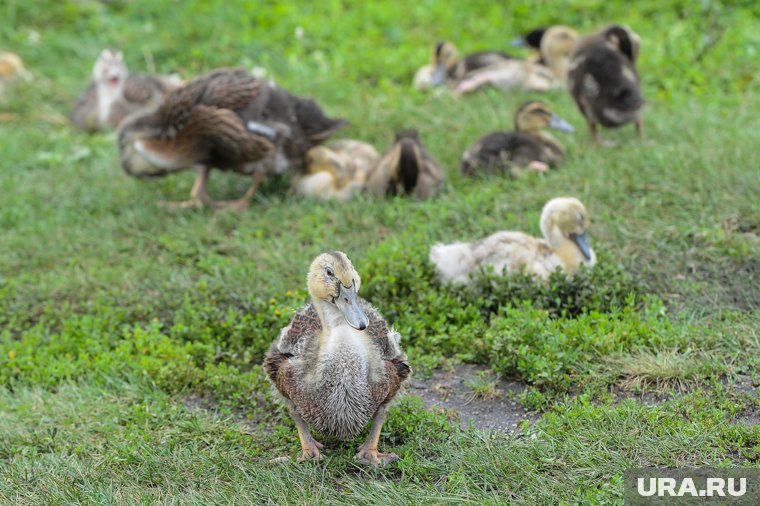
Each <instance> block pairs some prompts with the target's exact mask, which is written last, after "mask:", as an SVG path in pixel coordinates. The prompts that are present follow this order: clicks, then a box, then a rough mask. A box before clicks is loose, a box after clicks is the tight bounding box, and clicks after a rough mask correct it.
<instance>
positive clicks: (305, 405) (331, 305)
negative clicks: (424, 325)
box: [264, 251, 411, 466]
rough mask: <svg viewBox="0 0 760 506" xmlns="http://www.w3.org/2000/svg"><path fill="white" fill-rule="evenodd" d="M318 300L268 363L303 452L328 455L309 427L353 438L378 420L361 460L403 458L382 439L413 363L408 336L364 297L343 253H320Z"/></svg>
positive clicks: (312, 283)
mask: <svg viewBox="0 0 760 506" xmlns="http://www.w3.org/2000/svg"><path fill="white" fill-rule="evenodd" d="M307 283H308V289H309V295H310V296H311V303H310V304H308V305H307V306H305V307H303V308H301V309H300V310H298V312H297V313H296V315H295V316H294V317H293V320H292V321H291V322H290V325H288V326H287V327H285V328H284V329H282V332H280V337H279V338H278V339H277V340H276V341H275V342H274V343H273V344H272V346H271V347H270V348H269V352H268V353H267V356H266V358H265V360H264V368H265V369H266V372H267V374H268V376H269V378H270V379H271V380H272V383H274V385H275V387H276V388H277V390H278V391H279V392H280V394H282V396H283V398H284V400H285V403H286V404H287V405H288V407H289V408H290V412H291V414H292V415H293V420H294V421H295V424H296V428H297V429H298V436H299V438H300V440H301V450H302V453H303V455H302V458H312V459H318V458H320V450H321V449H322V448H323V446H322V444H320V443H318V442H317V441H316V440H315V439H314V437H313V436H312V435H311V432H310V431H309V426H312V427H313V428H315V429H316V430H318V431H319V432H321V433H323V434H328V435H331V436H334V437H336V438H338V439H342V440H346V439H351V438H353V437H356V436H357V435H358V434H359V433H361V431H362V430H363V429H364V427H365V426H366V425H367V423H371V426H370V430H369V435H368V436H367V440H366V441H365V442H364V444H362V445H361V446H360V447H359V451H358V454H357V458H358V459H359V461H360V462H362V463H364V464H372V465H375V466H377V465H380V464H386V463H389V462H393V461H395V460H398V458H399V457H398V456H397V455H395V454H393V453H380V452H379V451H378V448H377V445H378V440H379V438H380V430H381V428H382V426H383V423H384V422H385V417H386V415H387V413H388V407H389V405H390V403H391V401H392V400H393V398H394V397H395V396H396V393H397V392H398V390H399V388H400V386H401V383H402V382H403V381H405V380H406V379H407V377H408V376H409V374H410V372H411V369H410V367H409V364H408V363H407V358H406V355H405V354H404V352H403V351H401V347H400V346H399V341H400V336H399V334H398V332H396V331H395V330H393V329H392V328H391V329H389V328H388V324H387V323H386V322H385V320H383V317H382V316H381V315H380V313H379V312H378V311H377V310H376V309H375V308H374V307H372V305H370V304H369V303H368V302H367V301H365V300H363V299H362V298H360V297H359V296H358V292H359V287H360V284H361V279H360V278H359V274H358V273H357V272H356V270H355V269H354V266H353V265H352V264H351V261H350V260H349V259H348V257H347V256H346V255H345V253H342V252H340V251H333V252H329V253H323V254H321V255H319V256H318V257H317V258H316V259H314V261H313V262H312V264H311V267H310V268H309V274H308V276H307Z"/></svg>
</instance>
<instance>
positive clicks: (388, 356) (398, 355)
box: [359, 299, 412, 383]
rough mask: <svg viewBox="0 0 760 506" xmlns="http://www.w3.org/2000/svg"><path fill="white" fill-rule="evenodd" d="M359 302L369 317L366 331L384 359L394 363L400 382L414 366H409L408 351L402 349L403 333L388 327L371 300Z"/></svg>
mask: <svg viewBox="0 0 760 506" xmlns="http://www.w3.org/2000/svg"><path fill="white" fill-rule="evenodd" d="M359 304H360V306H361V308H362V310H363V311H364V313H365V314H366V315H367V317H368V318H369V326H368V327H367V330H366V332H367V334H369V336H370V338H371V339H372V343H373V344H374V345H375V346H376V347H377V349H378V350H380V353H381V354H382V357H383V360H386V361H388V362H391V363H392V364H393V366H394V369H395V373H396V376H397V381H398V383H401V382H403V381H404V380H405V379H406V378H408V377H409V374H411V372H412V368H411V367H409V362H408V359H407V357H406V353H404V352H403V350H402V349H401V335H400V334H399V333H398V332H396V330H395V329H392V328H391V329H389V328H388V325H387V324H386V323H385V320H384V319H383V317H382V316H381V315H380V313H379V312H378V311H377V309H375V308H374V307H373V306H372V305H371V304H370V303H369V302H367V301H365V300H364V299H360V302H359Z"/></svg>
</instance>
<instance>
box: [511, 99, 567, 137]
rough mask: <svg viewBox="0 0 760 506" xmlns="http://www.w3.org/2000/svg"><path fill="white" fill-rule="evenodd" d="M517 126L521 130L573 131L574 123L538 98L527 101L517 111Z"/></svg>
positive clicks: (531, 131) (532, 131)
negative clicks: (548, 129) (558, 114)
mask: <svg viewBox="0 0 760 506" xmlns="http://www.w3.org/2000/svg"><path fill="white" fill-rule="evenodd" d="M515 128H516V129H517V131H519V132H526V133H535V132H538V131H539V130H541V129H542V128H555V129H557V130H563V131H565V132H573V131H574V130H575V129H574V128H573V125H571V124H570V123H568V122H567V121H565V120H564V119H562V118H561V117H559V116H557V115H556V114H554V112H552V110H551V109H550V108H549V106H548V105H546V104H545V103H544V102H541V101H538V100H531V101H530V102H525V103H524V104H523V105H521V106H520V108H519V109H517V112H516V113H515Z"/></svg>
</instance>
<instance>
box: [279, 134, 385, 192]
mask: <svg viewBox="0 0 760 506" xmlns="http://www.w3.org/2000/svg"><path fill="white" fill-rule="evenodd" d="M379 158H380V154H379V153H378V152H377V150H376V149H375V148H374V147H373V146H372V145H370V144H367V143H366V142H362V141H356V140H352V139H341V140H339V141H335V142H333V143H331V144H329V145H327V146H316V147H313V148H311V149H310V150H309V151H307V152H306V173H305V174H299V175H297V176H296V177H294V178H293V190H294V191H295V192H296V193H299V194H301V195H304V196H307V197H316V198H319V199H322V200H331V199H334V200H348V199H349V198H351V197H352V196H353V195H354V194H355V193H357V192H358V191H360V190H361V189H362V188H364V182H365V180H366V179H367V174H368V172H369V170H370V169H371V168H372V167H373V166H374V165H375V164H376V163H377V161H378V159H379Z"/></svg>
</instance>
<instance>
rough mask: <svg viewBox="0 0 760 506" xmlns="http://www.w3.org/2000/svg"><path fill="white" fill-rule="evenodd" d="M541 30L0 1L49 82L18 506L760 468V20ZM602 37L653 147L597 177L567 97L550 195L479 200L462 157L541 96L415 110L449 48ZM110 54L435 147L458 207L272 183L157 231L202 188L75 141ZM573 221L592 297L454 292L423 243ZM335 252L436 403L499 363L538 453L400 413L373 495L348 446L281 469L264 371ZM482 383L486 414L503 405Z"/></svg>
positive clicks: (491, 19) (588, 500)
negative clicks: (587, 259) (322, 262)
mask: <svg viewBox="0 0 760 506" xmlns="http://www.w3.org/2000/svg"><path fill="white" fill-rule="evenodd" d="M531 4H532V3H529V2H510V5H509V7H502V6H498V5H496V4H494V3H493V2H469V3H467V4H464V3H462V4H460V5H458V6H452V4H451V3H449V2H432V1H431V2H423V3H420V4H419V5H416V6H412V7H408V8H407V7H405V8H404V15H403V16H400V15H399V14H398V8H397V7H398V6H394V5H393V4H392V3H387V2H386V3H366V4H365V3H350V2H338V1H336V2H322V3H320V4H319V7H317V6H316V5H315V6H312V5H311V4H307V3H300V2H296V1H295V0H291V1H288V2H280V3H271V4H267V5H254V4H250V5H249V4H248V3H245V2H232V3H226V4H225V8H224V9H222V8H212V7H211V6H210V5H208V4H207V3H205V2H183V3H182V4H181V7H180V4H178V3H171V2H167V3H162V2H156V3H149V2H142V1H137V2H128V3H127V2H114V3H109V4H107V5H106V4H101V3H98V2H91V1H84V2H20V1H16V0H11V1H10V2H6V3H5V4H3V6H2V7H0V16H2V17H3V19H4V20H5V21H6V22H5V23H3V26H2V27H0V49H6V48H7V49H10V50H13V51H16V52H18V53H19V54H21V56H22V57H23V58H24V60H25V61H26V63H27V65H28V67H29V69H30V71H31V72H32V74H33V75H34V81H32V82H31V83H30V84H20V85H18V86H16V87H14V88H13V89H11V90H10V91H9V93H8V95H7V96H6V98H5V100H6V101H5V102H4V103H3V104H2V108H3V111H7V112H9V113H10V114H11V115H12V116H11V118H10V120H8V121H4V122H2V123H0V138H2V139H3V143H2V145H3V149H2V155H3V156H2V162H0V185H2V189H3V196H2V201H1V202H0V230H2V233H0V252H1V253H2V254H0V501H4V502H9V503H31V504H70V503H76V502H81V503H92V502H95V503H102V502H115V503H124V502H156V503H166V504H201V503H211V502H230V501H232V502H236V503H238V502H243V503H246V502H247V503H261V502H266V501H269V502H270V503H273V504H281V503H285V502H287V503H296V504H305V503H313V504H317V503H327V504H345V503H350V504H376V503H384V504H385V503H410V504H411V503H415V504H417V503H434V504H440V503H450V502H452V503H453V502H464V503H467V502H470V503H472V504H483V503H489V502H490V503H492V504H496V503H503V502H505V501H508V500H510V499H511V500H512V502H515V503H544V504H557V503H570V504H573V503H577V504H595V503H599V504H607V503H610V502H613V503H615V502H617V503H621V502H622V497H621V494H622V489H623V487H622V473H623V471H624V470H625V469H627V468H629V467H640V466H670V467H679V466H736V465H751V466H758V465H760V427H759V426H758V418H757V412H758V409H760V401H759V400H758V397H757V393H756V390H752V387H753V386H754V387H755V388H756V387H757V386H758V385H760V375H758V372H757V371H758V370H759V369H760V358H759V357H760V333H759V332H758V329H760V238H759V234H760V204H759V203H758V198H757V195H758V194H760V178H758V177H757V167H758V166H759V165H760V155H758V152H757V150H756V149H755V146H756V135H755V132H756V131H757V130H758V128H760V118H758V117H757V115H756V114H755V111H757V110H758V109H759V108H760V90H759V89H758V76H760V63H758V61H757V59H756V57H755V56H754V54H755V52H756V50H757V47H758V45H760V38H759V36H758V35H757V34H756V33H755V32H756V30H755V27H756V24H757V22H758V17H760V12H759V11H758V8H757V6H755V5H754V4H752V3H747V4H746V5H744V6H741V5H740V6H735V5H732V6H727V5H724V4H722V3H720V2H715V3H710V4H707V5H708V6H707V7H703V6H702V3H699V2H679V1H675V0H674V1H671V2H666V3H664V4H663V2H661V1H658V2H654V1H651V2H650V1H645V2H637V4H636V12H632V10H633V9H631V8H630V7H628V5H627V4H623V3H621V4H619V5H618V4H616V3H614V2H596V1H590V2H580V1H567V2H557V3H549V2H546V3H541V4H540V6H538V7H535V8H533V7H531ZM655 11H656V15H653V14H652V13H653V12H655ZM325 13H326V14H325ZM610 20H617V21H620V22H625V23H628V24H629V25H631V26H632V27H633V28H634V29H635V30H636V31H638V32H639V33H640V34H641V35H642V38H643V47H642V56H641V67H640V70H641V73H642V76H643V79H644V83H645V95H646V96H647V98H648V100H649V103H648V109H647V111H646V115H645V121H646V128H647V133H646V139H645V140H644V141H643V142H638V141H636V140H635V139H634V135H633V132H632V128H627V129H623V130H620V131H613V132H604V136H605V138H609V139H613V140H615V141H617V143H618V145H617V147H615V148H612V149H596V148H594V147H592V145H591V143H590V142H589V139H588V136H587V135H586V134H585V132H584V128H583V122H582V119H581V118H580V116H579V114H578V112H577V110H576V108H575V105H574V104H573V103H572V101H571V99H570V98H569V97H568V96H567V95H566V94H565V93H562V92H555V93H550V94H546V95H543V96H542V98H543V99H544V100H546V101H548V102H549V103H550V104H551V105H552V106H553V108H554V109H555V110H556V111H557V112H558V113H559V114H560V115H562V116H563V117H565V118H566V119H568V120H570V121H571V123H573V124H574V125H575V126H576V127H577V130H578V131H577V132H576V133H575V134H574V135H567V134H558V136H561V141H562V142H563V143H564V144H565V146H566V148H567V152H568V154H567V160H566V162H565V164H564V165H563V166H562V168H561V169H560V170H558V171H553V172H552V173H550V174H548V175H546V176H544V177H520V178H517V179H511V180H507V179H500V178H483V179H479V180H465V179H463V178H461V177H460V175H459V174H458V170H457V166H458V160H459V157H460V156H461V153H462V151H463V150H464V148H465V147H467V146H468V145H469V144H470V143H471V142H472V141H473V140H474V139H475V138H477V137H478V136H479V135H481V134H482V133H484V132H487V131H489V130H492V129H497V128H499V129H501V128H506V127H510V126H511V121H512V115H513V111H514V109H515V108H516V107H517V106H518V105H519V104H520V103H522V102H523V101H525V100H527V99H528V98H534V96H533V95H530V94H527V93H515V94H513V95H503V94H500V93H497V92H493V91H491V92H485V93H480V94H476V95H474V96H471V97H467V98H466V100H455V99H452V98H451V97H448V96H441V95H435V94H434V95H422V94H419V93H416V92H414V91H413V90H412V89H411V86H410V82H411V78H412V75H413V73H414V71H415V69H416V68H417V67H418V66H420V65H422V64H424V63H425V62H426V60H427V58H428V52H429V50H430V46H431V44H432V43H433V42H434V41H436V40H437V39H439V38H451V39H453V40H455V41H456V42H457V44H458V45H459V46H460V47H461V49H462V50H464V51H469V50H475V49H481V48H488V47H497V48H505V46H506V44H507V41H508V40H510V39H511V38H513V37H514V36H515V35H516V34H518V33H521V32H523V31H525V30H527V29H529V28H532V27H534V26H537V25H540V24H546V23H553V22H563V23H567V24H570V25H573V26H576V27H577V28H579V29H580V30H582V31H587V30H589V29H592V28H593V27H595V26H598V25H600V24H602V23H604V22H607V21H610ZM298 26H301V27H303V29H304V34H305V35H304V37H303V38H302V39H299V38H297V37H295V36H294V32H295V29H296V27H298ZM32 32H34V33H38V34H39V40H38V41H37V42H35V40H36V38H35V36H34V35H32ZM105 46H118V47H121V48H122V49H124V50H125V53H126V57H127V62H128V64H129V65H130V67H131V68H132V69H133V70H135V71H144V70H148V69H150V68H151V67H152V66H153V67H155V69H156V70H159V71H170V70H176V71H179V72H180V73H182V74H184V75H185V76H186V77H190V76H192V75H194V74H196V73H198V72H202V71H205V70H208V69H211V68H214V67H217V66H222V65H244V66H248V67H250V66H252V65H254V64H256V65H262V66H265V67H267V68H268V69H269V70H270V71H271V72H272V74H273V75H274V77H275V78H276V80H277V82H278V83H280V84H281V85H283V86H285V87H287V88H288V89H290V90H292V91H294V92H297V93H299V94H303V95H310V96H314V97H316V98H317V99H318V100H319V101H320V103H321V104H323V106H324V107H325V109H326V110H327V111H328V112H329V113H330V114H332V115H336V116H338V115H339V116H345V117H346V118H347V119H349V121H350V126H349V127H348V128H347V129H346V130H345V131H344V132H342V134H343V135H345V136H347V137H352V138H358V139H362V140H366V141H368V142H371V143H373V144H375V145H376V146H377V147H378V148H379V149H381V150H382V149H384V148H385V147H387V146H388V144H389V142H390V140H391V138H392V132H393V130H394V129H396V128H403V127H416V128H418V129H419V130H420V133H421V136H422V138H423V140H424V142H425V144H426V146H427V147H428V149H429V151H430V152H431V153H433V154H434V156H435V157H436V158H437V159H438V161H439V162H440V163H441V164H442V165H443V166H444V167H445V168H446V171H447V183H446V187H445V190H444V192H443V194H442V195H441V196H440V197H439V198H436V199H434V200H431V201H426V202H417V201H411V200H406V199H401V198H395V199H389V200H373V199H370V198H367V197H359V198H357V199H355V200H353V201H351V202H348V203H321V202H315V201H310V200H304V199H298V198H295V197H293V196H291V195H288V194H287V185H288V181H287V179H286V178H283V179H278V180H271V181H268V182H267V183H266V185H265V186H264V188H263V189H262V191H261V192H260V193H259V195H258V196H257V199H256V201H255V203H254V205H253V209H252V210H251V211H249V212H247V213H243V214H234V213H225V212H221V213H213V212H210V211H189V212H183V213H170V212H167V211H165V210H163V209H162V208H160V207H159V206H158V204H157V203H158V202H159V201H161V200H166V199H181V198H185V197H186V195H187V193H188V191H189V188H190V186H191V184H192V178H193V176H192V174H189V173H188V174H182V175H178V176H173V177H169V178H166V179H163V180H157V181H147V182H144V181H136V180H133V179H130V178H128V177H127V176H125V175H124V174H123V172H122V171H121V169H120V168H119V166H118V158H117V153H116V149H115V137H114V135H113V134H107V133H106V134H98V135H94V136H90V137H88V136H85V135H82V134H80V133H78V132H75V131H73V130H72V129H71V128H70V127H68V126H67V125H65V124H61V123H60V120H61V119H62V118H63V117H65V115H66V114H67V113H68V110H69V108H70V106H71V104H72V102H73V100H74V98H75V97H76V95H77V94H78V93H79V91H80V90H81V88H82V86H83V84H84V81H85V79H86V77H87V75H88V74H89V72H90V69H91V66H92V63H93V61H94V58H95V56H96V55H97V53H98V52H99V50H100V49H101V48H102V47H105ZM246 183H247V181H245V180H244V179H243V178H239V177H236V176H235V175H230V174H214V175H213V176H212V180H211V192H212V194H213V195H214V196H217V197H229V198H234V197H236V196H238V195H239V194H241V193H242V192H243V191H244V188H245V185H246ZM558 195H575V196H577V197H579V198H580V199H581V200H583V201H584V203H585V204H586V207H587V208H588V209H589V212H590V213H591V219H592V225H591V231H590V237H591V243H592V246H593V247H594V248H595V250H596V252H597V254H598V256H599V264H598V265H597V267H596V268H595V269H594V270H591V271H587V272H583V273H581V274H580V275H579V276H578V277H576V278H574V279H567V278H565V277H562V276H555V277H553V278H552V280H551V282H550V283H549V284H548V285H545V286H536V285H534V284H532V283H531V282H530V281H529V280H527V279H520V278H516V279H512V280H505V279H502V278H499V277H495V276H493V275H492V274H488V273H486V274H484V275H483V276H482V277H480V278H479V279H478V282H477V283H476V284H475V285H474V286H472V287H468V288H461V287H454V286H442V285H440V284H439V283H438V281H437V280H436V279H435V275H434V271H433V268H432V266H431V265H430V264H429V263H428V261H427V252H428V248H429V247H430V245H432V244H433V243H434V242H437V241H449V240H454V239H463V238H467V239H474V238H478V237H482V236H483V235H485V234H488V233H491V232H494V231H497V230H503V229H516V230H524V231H527V232H530V233H533V234H538V233H539V230H538V217H539V213H540V210H541V207H542V205H543V204H544V203H545V202H546V201H547V200H548V199H550V198H552V197H555V196H558ZM327 249H341V250H343V251H346V252H347V253H348V255H349V256H350V257H351V259H352V260H353V262H354V264H355V266H356V267H357V269H358V270H359V272H360V273H361V275H362V279H363V285H362V294H363V296H364V297H366V298H367V299H369V300H370V301H371V302H372V303H373V304H375V305H376V306H377V307H378V308H379V309H380V310H381V311H382V312H383V314H384V315H385V316H386V317H387V318H388V319H389V320H390V321H391V322H392V323H393V324H394V325H395V326H396V327H397V328H398V330H399V331H400V332H401V334H402V335H403V337H404V341H403V344H404V346H405V348H406V349H407V350H408V352H409V355H410V359H411V362H412V367H413V368H414V369H415V373H416V374H418V375H419V376H422V377H424V376H425V375H426V374H427V373H428V372H429V371H430V370H432V369H433V368H435V367H438V366H441V365H442V364H446V363H449V362H452V361H453V362H458V361H467V362H474V363H479V364H482V365H484V366H488V367H489V368H490V369H491V370H492V371H493V372H494V373H496V374H500V375H505V376H507V377H509V378H511V379H515V380H520V381H523V382H526V383H527V384H528V385H529V387H528V389H527V390H526V392H524V393H523V394H521V396H520V401H521V403H522V404H523V405H524V406H526V407H528V408H531V409H536V410H539V412H540V415H541V416H540V418H539V421H538V422H537V424H536V425H535V426H530V425H528V424H527V423H526V424H524V425H523V427H521V431H519V432H518V433H516V434H487V433H482V432H478V431H476V430H462V429H460V428H459V427H458V426H456V425H454V424H452V423H450V422H449V421H448V420H447V418H446V414H445V413H438V412H430V411H426V410H425V409H424V407H423V406H422V404H421V402H419V400H417V399H415V398H413V397H408V396H406V397H404V398H402V399H401V400H400V401H399V402H398V403H397V404H396V405H395V407H394V408H393V409H392V411H391V415H390V417H389V420H388V423H387V425H386V427H385V428H384V430H383V437H382V439H381V444H382V445H383V446H384V447H386V448H392V449H393V450H394V451H396V452H397V453H398V454H399V455H401V456H402V460H401V461H400V462H399V463H398V464H394V465H393V466H390V467H389V468H387V469H382V470H371V469H365V468H362V467H360V466H359V465H358V464H357V463H356V462H355V461H354V460H353V455H354V452H355V448H356V446H357V444H358V440H357V441H354V442H352V443H351V444H341V445H337V444H334V442H333V444H331V447H330V451H329V452H327V454H328V458H327V460H325V461H323V462H321V463H318V464H313V463H305V464H297V463H295V462H291V463H285V464H271V463H269V460H270V459H272V458H274V457H278V456H281V455H290V456H291V457H295V456H296V455H297V449H298V445H297V438H296V436H295V428H294V426H293V424H292V422H291V420H290V419H289V417H288V416H287V413H286V412H285V411H284V410H283V409H282V408H281V407H280V406H279V404H278V403H277V401H276V398H275V396H274V394H273V392H272V390H271V387H270V386H269V385H268V383H267V382H266V380H265V377H264V374H263V372H262V370H261V367H260V363H261V360H262V357H263V354H264V352H265V351H266V349H267V348H268V346H269V344H270V343H271V341H272V340H273V339H274V338H275V337H276V336H277V333H278V332H279V329H280V328H281V327H283V326H284V325H286V324H287V322H288V321H289V319H290V317H291V316H292V314H293V311H294V309H296V308H298V307H300V306H301V305H302V304H303V303H304V302H305V301H306V299H307V294H306V293H305V286H304V285H305V283H304V277H305V273H306V269H307V267H308V265H309V262H310V261H311V259H312V258H313V257H314V256H315V255H316V254H318V253H319V252H322V251H324V250H327ZM491 377H492V376H486V375H484V376H482V377H481V378H479V379H478V380H476V381H475V382H473V383H471V384H470V385H469V388H471V389H472V391H473V394H474V395H480V396H483V397H488V396H489V395H491V390H492V389H491V386H492V385H493V383H492V382H490V380H489V379H488V378H491ZM652 396H654V398H655V401H654V402H650V400H651V399H652ZM189 398H202V399H204V402H203V406H206V407H207V408H208V409H199V408H198V407H197V406H195V405H191V404H190V403H188V404H187V405H186V404H185V402H183V401H184V400H187V399H189ZM336 491H337V492H338V493H336Z"/></svg>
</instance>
